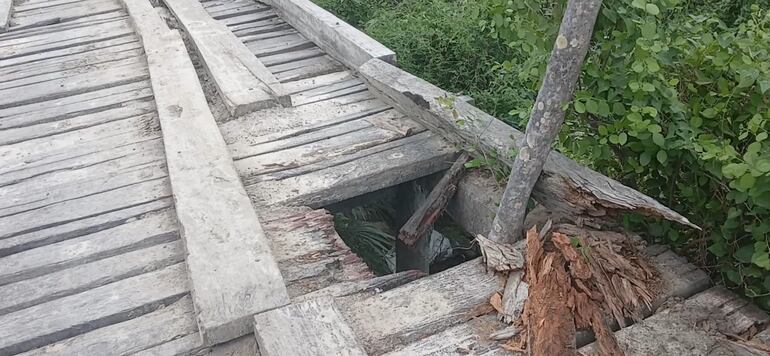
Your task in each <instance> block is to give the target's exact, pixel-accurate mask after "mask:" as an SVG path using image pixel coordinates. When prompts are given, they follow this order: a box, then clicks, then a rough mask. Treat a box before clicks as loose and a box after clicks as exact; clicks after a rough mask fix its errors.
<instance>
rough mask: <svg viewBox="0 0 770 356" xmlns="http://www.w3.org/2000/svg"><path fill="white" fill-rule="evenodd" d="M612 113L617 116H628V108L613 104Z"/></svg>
mask: <svg viewBox="0 0 770 356" xmlns="http://www.w3.org/2000/svg"><path fill="white" fill-rule="evenodd" d="M637 89H638V88H637ZM612 112H613V113H614V114H615V115H625V114H626V108H625V107H624V106H623V104H621V103H614V104H612Z"/></svg>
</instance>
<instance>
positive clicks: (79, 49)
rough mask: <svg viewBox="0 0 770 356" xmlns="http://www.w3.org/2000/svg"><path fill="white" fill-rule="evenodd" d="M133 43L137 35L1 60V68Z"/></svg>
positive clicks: (136, 39)
mask: <svg viewBox="0 0 770 356" xmlns="http://www.w3.org/2000/svg"><path fill="white" fill-rule="evenodd" d="M14 32H16V31H14ZM0 41H3V40H2V39H0ZM132 42H138V38H137V37H136V36H135V35H131V34H130V35H126V36H119V37H116V38H113V39H107V40H102V41H96V42H92V43H86V44H80V45H75V46H70V47H65V48H61V49H56V50H50V51H45V52H40V53H37V54H32V55H27V56H22V57H15V58H9V59H0V67H2V68H10V67H15V66H24V65H34V64H35V63H36V62H38V61H43V60H46V59H49V60H53V61H55V60H56V58H59V57H66V56H70V55H77V54H84V53H87V52H90V51H93V50H98V49H100V48H109V47H112V46H117V45H122V44H127V43H132Z"/></svg>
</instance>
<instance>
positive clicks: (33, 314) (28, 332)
mask: <svg viewBox="0 0 770 356" xmlns="http://www.w3.org/2000/svg"><path fill="white" fill-rule="evenodd" d="M187 290H188V289H187V276H186V274H185V269H184V264H181V263H180V264H176V265H172V266H169V267H166V268H164V269H161V270H158V271H154V272H150V273H146V274H142V275H139V276H135V277H131V278H127V279H124V280H121V281H119V282H115V283H111V284H107V285H105V286H102V287H98V288H94V289H91V290H89V291H87V292H83V293H80V294H75V295H71V296H69V297H64V298H60V299H56V300H53V301H50V302H48V303H43V304H39V305H36V306H33V307H30V308H27V309H23V310H19V311H17V312H14V313H10V314H5V315H2V316H0V353H2V354H15V353H21V352H25V351H29V350H32V349H34V348H38V347H42V346H44V345H47V344H50V343H53V342H56V341H60V340H64V339H66V338H69V337H73V336H76V335H79V334H83V333H85V332H88V331H91V330H94V329H98V328H100V327H104V326H108V325H111V324H115V323H118V322H122V321H125V320H128V319H131V318H134V317H137V316H140V315H142V314H146V313H148V312H151V311H153V310H155V309H157V308H158V307H160V306H162V305H166V304H170V303H173V302H174V301H176V300H178V299H179V298H181V297H182V296H184V295H185V294H186V293H187ZM41 315H44V316H45V317H41Z"/></svg>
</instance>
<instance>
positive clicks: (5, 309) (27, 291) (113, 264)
mask: <svg viewBox="0 0 770 356" xmlns="http://www.w3.org/2000/svg"><path fill="white" fill-rule="evenodd" d="M103 238H105V239H109V238H111V237H103ZM179 262H184V249H183V247H182V243H181V241H179V239H176V240H175V241H172V242H167V243H163V244H160V245H154V246H150V247H147V248H143V249H138V250H134V251H129V252H125V253H120V254H117V255H115V256H113V257H107V258H103V259H99V260H96V261H93V262H90V263H84V261H79V262H77V264H74V265H73V266H72V267H70V268H56V271H54V272H51V273H49V274H44V275H41V276H39V277H35V278H29V279H24V280H21V281H18V282H15V283H11V284H7V285H4V286H2V287H0V315H2V314H7V313H10V312H15V311H17V310H21V309H24V308H28V307H31V306H33V305H37V304H41V303H45V302H48V301H51V300H54V299H58V298H61V297H66V296H69V295H73V294H77V293H81V292H84V291H86V290H89V289H93V288H96V287H100V286H103V285H105V284H108V283H112V282H116V281H119V280H121V279H125V278H129V277H133V276H136V275H140V274H142V273H147V272H151V271H154V270H157V269H160V268H163V267H166V266H170V265H172V264H176V263H179Z"/></svg>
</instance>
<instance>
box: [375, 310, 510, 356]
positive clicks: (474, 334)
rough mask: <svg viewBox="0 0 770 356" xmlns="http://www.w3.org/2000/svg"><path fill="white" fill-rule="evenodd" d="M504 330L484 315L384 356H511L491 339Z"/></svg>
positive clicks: (502, 325)
mask: <svg viewBox="0 0 770 356" xmlns="http://www.w3.org/2000/svg"><path fill="white" fill-rule="evenodd" d="M503 327H505V324H503V323H501V322H499V321H498V320H497V317H495V316H493V315H484V316H480V317H478V318H475V319H471V320H469V321H467V322H464V323H462V324H459V325H457V326H453V327H451V328H448V329H446V330H444V331H442V332H439V333H437V334H433V335H431V336H428V337H426V338H424V339H420V340H417V341H415V342H413V343H411V344H408V345H403V346H402V345H397V347H398V350H396V351H392V352H388V353H386V354H385V355H384V356H420V355H446V356H450V355H452V356H461V355H478V356H497V355H501V356H502V355H511V353H510V352H509V351H506V350H504V349H502V348H501V347H500V346H499V344H498V342H497V341H493V340H489V338H488V336H489V335H490V334H491V333H492V332H494V331H497V330H498V329H502V328H503Z"/></svg>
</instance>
